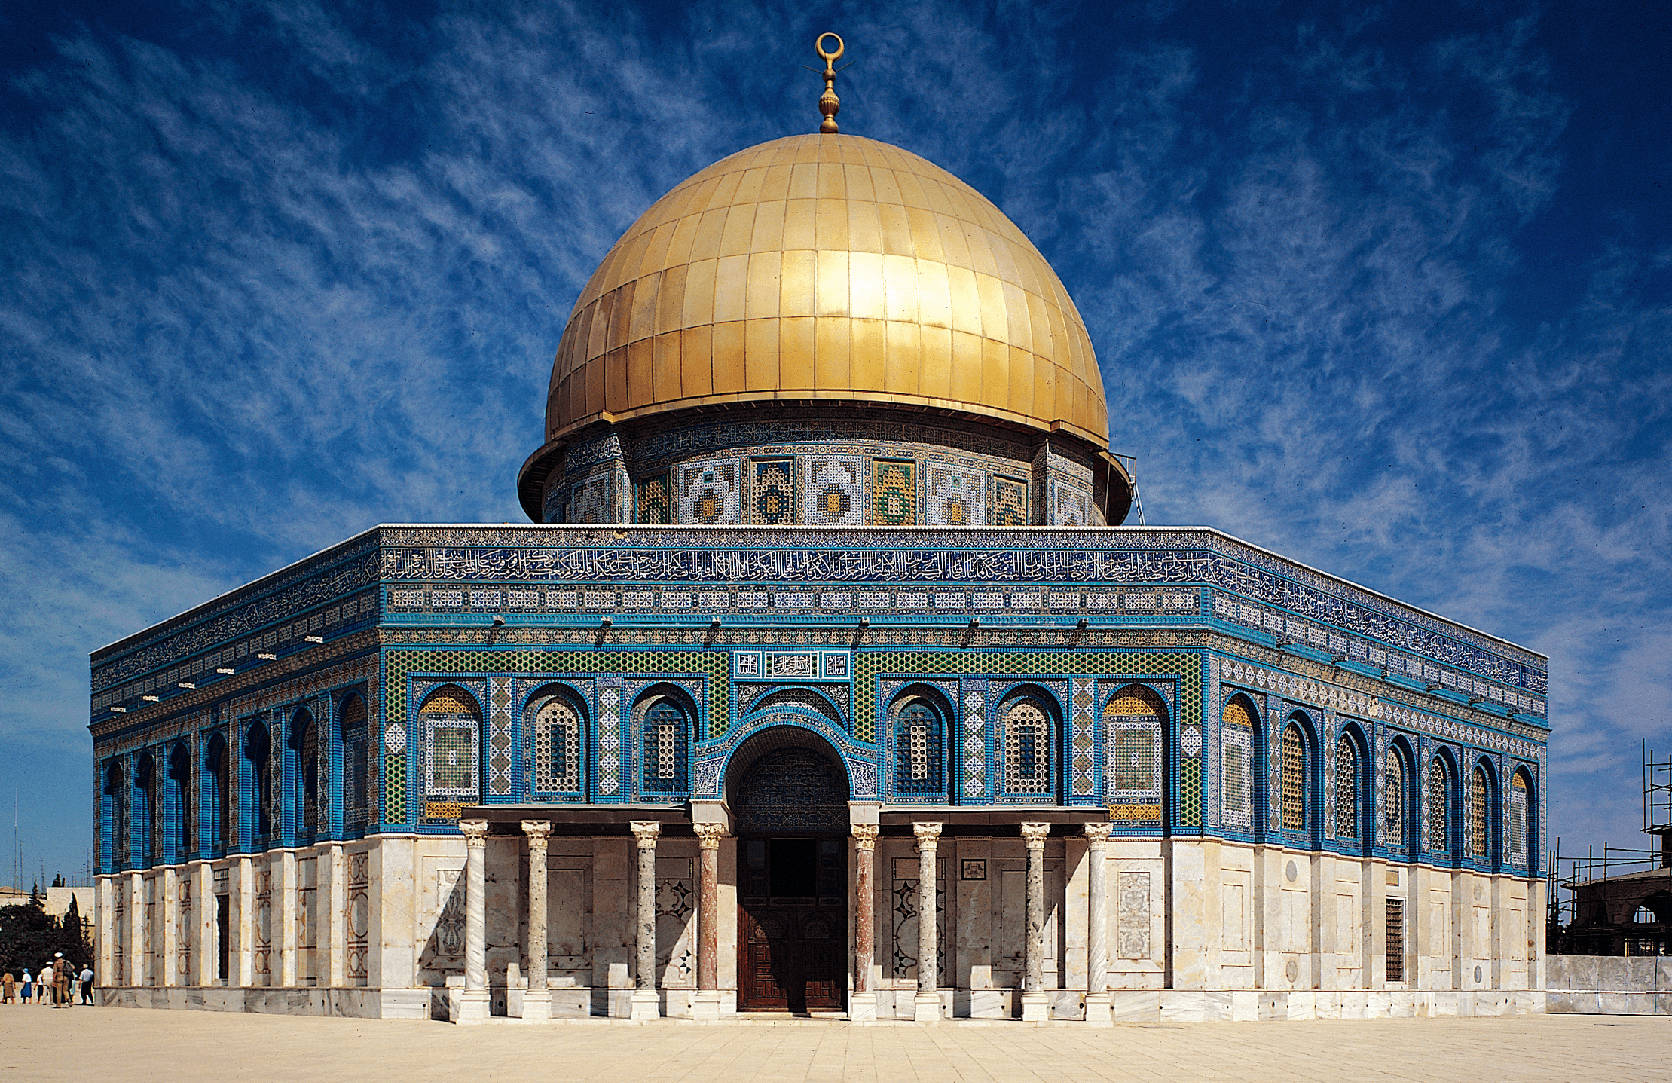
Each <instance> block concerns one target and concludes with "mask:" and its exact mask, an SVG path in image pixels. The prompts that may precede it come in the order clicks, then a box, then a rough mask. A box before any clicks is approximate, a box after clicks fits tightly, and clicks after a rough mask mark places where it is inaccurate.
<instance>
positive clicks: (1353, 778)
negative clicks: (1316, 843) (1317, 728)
mask: <svg viewBox="0 0 1672 1083" xmlns="http://www.w3.org/2000/svg"><path fill="white" fill-rule="evenodd" d="M1335 837H1336V838H1338V839H1341V840H1343V841H1352V840H1356V839H1357V838H1358V837H1359V795H1358V747H1357V746H1356V745H1354V744H1353V739H1352V738H1351V737H1349V736H1347V735H1346V734H1345V733H1343V734H1342V735H1341V738H1340V740H1338V741H1337V742H1336V743H1335Z"/></svg>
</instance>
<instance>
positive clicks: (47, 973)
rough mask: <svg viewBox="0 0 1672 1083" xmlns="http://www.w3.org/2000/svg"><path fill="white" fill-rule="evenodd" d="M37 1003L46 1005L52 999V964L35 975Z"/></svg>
mask: <svg viewBox="0 0 1672 1083" xmlns="http://www.w3.org/2000/svg"><path fill="white" fill-rule="evenodd" d="M35 984H36V986H38V988H37V989H36V990H35V1003H36V1004H45V1003H47V1002H48V1001H50V1000H51V999H52V964H51V963H48V964H46V965H45V966H43V967H41V972H40V973H39V974H37V975H35Z"/></svg>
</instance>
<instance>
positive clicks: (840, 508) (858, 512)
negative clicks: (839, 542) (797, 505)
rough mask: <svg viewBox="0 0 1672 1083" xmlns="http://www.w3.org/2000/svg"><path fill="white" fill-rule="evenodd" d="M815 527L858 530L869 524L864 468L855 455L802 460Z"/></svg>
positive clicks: (809, 513)
mask: <svg viewBox="0 0 1672 1083" xmlns="http://www.w3.org/2000/svg"><path fill="white" fill-rule="evenodd" d="M802 470H803V474H804V477H805V482H806V484H805V486H804V488H805V491H806V506H805V509H804V514H803V516H802V518H803V519H804V520H805V521H806V523H807V524H809V525H811V526H858V525H859V524H861V523H863V522H864V521H865V492H864V483H863V476H864V475H863V474H862V470H863V466H862V465H861V462H860V460H859V458H858V457H857V456H854V455H810V456H807V457H806V458H804V459H803V460H802Z"/></svg>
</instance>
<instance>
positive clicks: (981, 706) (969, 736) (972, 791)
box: [963, 687, 987, 801]
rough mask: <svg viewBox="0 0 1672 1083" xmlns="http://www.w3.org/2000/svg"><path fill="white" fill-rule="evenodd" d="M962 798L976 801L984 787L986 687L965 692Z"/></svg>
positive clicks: (969, 689)
mask: <svg viewBox="0 0 1672 1083" xmlns="http://www.w3.org/2000/svg"><path fill="white" fill-rule="evenodd" d="M963 759H964V771H963V775H964V800H966V801H979V800H980V799H981V798H982V796H983V795H984V794H985V793H986V789H987V696H986V690H985V688H979V687H978V688H967V689H966V690H965V692H964V756H963Z"/></svg>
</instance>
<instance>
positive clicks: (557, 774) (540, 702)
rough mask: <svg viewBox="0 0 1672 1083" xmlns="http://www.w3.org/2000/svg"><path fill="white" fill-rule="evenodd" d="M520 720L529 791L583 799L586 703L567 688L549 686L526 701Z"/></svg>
mask: <svg viewBox="0 0 1672 1083" xmlns="http://www.w3.org/2000/svg"><path fill="white" fill-rule="evenodd" d="M523 718H524V723H523V731H524V732H525V733H527V734H528V762H529V768H530V770H529V786H530V789H531V790H532V791H533V792H534V793H537V794H542V795H549V796H553V797H567V798H571V799H579V798H581V797H584V796H585V794H586V781H587V780H586V750H587V747H588V745H587V710H586V701H585V700H583V699H582V698H581V697H580V695H579V694H577V693H576V692H575V690H574V689H573V688H570V687H569V686H568V685H564V684H548V685H545V686H544V687H542V688H540V689H539V690H537V691H536V692H535V693H534V694H533V695H532V696H530V697H529V698H528V704H527V706H526V707H524V709H523Z"/></svg>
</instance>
